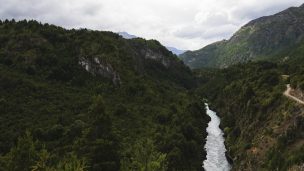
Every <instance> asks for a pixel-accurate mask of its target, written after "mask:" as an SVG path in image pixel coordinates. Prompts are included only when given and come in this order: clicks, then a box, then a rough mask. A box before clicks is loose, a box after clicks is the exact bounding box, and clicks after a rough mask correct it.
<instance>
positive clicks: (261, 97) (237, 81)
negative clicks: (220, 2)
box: [196, 54, 304, 170]
mask: <svg viewBox="0 0 304 171" xmlns="http://www.w3.org/2000/svg"><path fill="white" fill-rule="evenodd" d="M298 55H300V54H298ZM302 63H303V62H302ZM302 63H298V64H297V65H294V64H293V65H290V64H288V63H286V64H275V63H270V62H249V63H247V64H242V65H241V64H240V65H235V66H231V67H229V68H227V69H222V70H197V71H196V73H197V75H198V76H199V77H200V78H201V83H203V84H202V85H201V86H200V87H199V88H198V89H197V94H198V95H201V96H202V97H207V98H208V100H209V103H211V106H212V107H213V108H214V109H215V110H216V111H218V113H219V115H220V116H221V118H222V122H221V126H222V128H223V130H224V132H225V136H226V142H225V143H226V146H227V148H228V152H229V155H230V157H231V158H232V159H233V161H234V163H233V170H287V169H290V168H293V167H297V165H301V164H302V163H303V162H304V156H303V154H304V144H303V138H304V134H303V132H304V127H303V121H304V116H303V110H304V108H303V106H301V105H299V104H297V103H295V102H294V101H291V100H289V99H288V98H286V97H285V96H283V92H284V91H285V89H286V84H288V83H289V82H292V83H293V85H294V87H300V88H301V87H302V86H303V64H302ZM283 74H288V75H290V80H289V79H284V77H282V75H283Z"/></svg>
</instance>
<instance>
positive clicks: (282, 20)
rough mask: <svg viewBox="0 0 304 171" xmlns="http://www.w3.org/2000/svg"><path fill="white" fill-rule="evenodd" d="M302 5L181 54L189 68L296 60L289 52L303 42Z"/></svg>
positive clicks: (251, 22) (224, 66) (254, 21)
mask: <svg viewBox="0 0 304 171" xmlns="http://www.w3.org/2000/svg"><path fill="white" fill-rule="evenodd" d="M303 25H304V5H302V6H300V7H291V8H288V9H286V10H284V11H282V12H279V13H277V14H275V15H271V16H265V17H261V18H258V19H255V20H253V21H250V22H249V23H248V24H246V25H244V26H243V27H242V28H241V29H239V30H238V31H237V32H236V33H235V34H234V35H233V36H232V37H231V38H230V39H229V40H223V41H219V42H216V43H213V44H210V45H208V46H206V47H204V48H202V49H199V50H196V51H188V52H185V53H184V54H182V55H180V57H181V58H182V59H183V61H184V62H185V63H186V64H187V65H188V66H190V67H191V68H205V67H207V68H226V67H228V66H231V65H234V64H238V63H246V62H248V61H260V60H267V61H276V62H282V61H285V60H296V59H298V58H297V57H296V56H294V55H293V53H292V51H293V50H294V49H295V47H297V46H302V45H303V41H304V30H303Z"/></svg>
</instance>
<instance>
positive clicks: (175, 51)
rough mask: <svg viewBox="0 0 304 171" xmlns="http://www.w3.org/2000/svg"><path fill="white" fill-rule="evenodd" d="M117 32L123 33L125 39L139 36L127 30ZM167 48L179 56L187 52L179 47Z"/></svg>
mask: <svg viewBox="0 0 304 171" xmlns="http://www.w3.org/2000/svg"><path fill="white" fill-rule="evenodd" d="M117 34H119V35H121V36H122V37H123V38H125V39H134V38H138V37H137V36H135V35H131V34H129V33H127V32H118V33H117ZM166 48H167V49H168V50H169V51H171V52H172V53H173V54H175V55H177V56H178V55H180V54H182V53H184V52H185V50H180V49H177V48H175V47H169V46H166Z"/></svg>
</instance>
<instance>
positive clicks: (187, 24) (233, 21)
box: [0, 0, 302, 49]
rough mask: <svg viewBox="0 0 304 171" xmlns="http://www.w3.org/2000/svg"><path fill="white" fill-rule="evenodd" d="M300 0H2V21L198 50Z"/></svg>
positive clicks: (298, 3)
mask: <svg viewBox="0 0 304 171" xmlns="http://www.w3.org/2000/svg"><path fill="white" fill-rule="evenodd" d="M301 3H302V2H301V0H288V1H286V0H263V2H261V1H260V0H230V1H228V0H187V1H186V0H43V1H41V0H0V4H1V6H0V18H1V19H7V18H8V19H11V18H15V19H36V20H39V21H42V22H48V23H52V24H57V25H60V26H63V27H66V28H80V27H82V28H83V27H86V28H90V29H97V30H110V31H114V32H118V31H127V32H129V33H131V34H134V35H138V36H141V37H144V38H148V39H157V40H159V41H160V42H161V43H163V44H164V45H167V46H173V47H177V48H180V49H199V48H201V47H203V46H205V45H207V44H209V43H212V42H214V41H218V40H222V39H227V38H229V37H230V36H231V35H232V34H233V33H234V32H235V31H236V30H237V29H238V28H240V27H241V26H242V25H243V24H245V23H246V22H248V21H250V20H252V19H255V18H257V17H261V16H264V15H271V14H274V13H276V12H279V11H281V10H283V9H285V8H288V7H290V6H299V5H300V4H301Z"/></svg>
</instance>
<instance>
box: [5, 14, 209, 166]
mask: <svg viewBox="0 0 304 171" xmlns="http://www.w3.org/2000/svg"><path fill="white" fill-rule="evenodd" d="M86 69H87V70H86ZM195 83H196V80H195V78H194V76H193V74H192V72H191V71H190V69H188V68H187V67H186V66H184V65H183V63H182V62H181V61H180V60H179V59H178V58H177V57H176V56H175V55H173V54H172V53H171V52H169V51H167V50H166V48H165V47H163V46H161V45H160V43H159V42H157V41H154V40H151V41H146V40H144V39H132V40H125V39H123V38H122V37H120V36H119V35H117V34H114V33H111V32H99V31H92V30H86V29H80V30H74V29H72V30H66V29H63V28H60V27H57V26H54V25H48V24H40V23H38V22H36V21H25V20H24V21H19V22H15V21H14V20H13V21H8V20H6V21H1V22H0V95H1V96H0V111H1V112H0V131H1V135H0V170H16V171H19V170H33V171H34V170H46V171H52V170H67V171H70V170H71V171H72V170H73V171H74V170H77V171H82V170H90V171H91V170H92V171H94V170H105V171H111V170H113V171H116V170H147V171H148V170H187V171H188V170H200V169H201V163H202V160H203V158H204V156H205V154H204V151H203V145H204V139H205V138H204V137H205V136H206V134H203V135H202V131H203V130H204V129H205V127H206V126H207V122H208V120H209V118H208V117H207V116H206V114H205V111H204V105H203V104H202V103H201V102H200V100H199V97H197V96H196V95H195V94H194V92H193V91H192V90H191V89H190V88H193V87H194V86H195Z"/></svg>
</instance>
